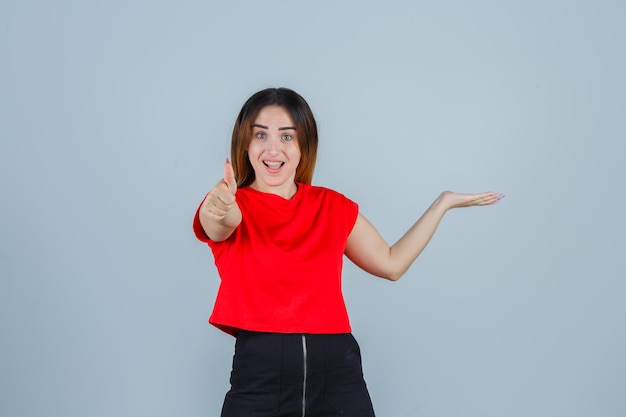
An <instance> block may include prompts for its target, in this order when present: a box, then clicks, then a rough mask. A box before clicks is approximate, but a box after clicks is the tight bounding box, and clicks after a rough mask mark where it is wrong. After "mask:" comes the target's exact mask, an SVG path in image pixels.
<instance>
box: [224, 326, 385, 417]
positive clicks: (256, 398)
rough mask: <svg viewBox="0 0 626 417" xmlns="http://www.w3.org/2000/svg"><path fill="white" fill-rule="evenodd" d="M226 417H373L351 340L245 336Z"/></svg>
mask: <svg viewBox="0 0 626 417" xmlns="http://www.w3.org/2000/svg"><path fill="white" fill-rule="evenodd" d="M230 383H231V389H230V391H228V393H227V394H226V399H225V400H224V407H223V408H222V417H338V416H351V417H374V410H373V408H372V402H371V400H370V396H369V394H368V392H367V387H366V386H365V381H364V380H363V371H362V369H361V352H360V349H359V346H358V344H357V342H356V340H355V339H354V337H353V336H352V334H350V333H347V334H324V335H313V334H280V333H259V332H249V331H241V332H240V333H239V335H238V336H237V342H236V344H235V356H234V358H233V370H232V373H231V378H230Z"/></svg>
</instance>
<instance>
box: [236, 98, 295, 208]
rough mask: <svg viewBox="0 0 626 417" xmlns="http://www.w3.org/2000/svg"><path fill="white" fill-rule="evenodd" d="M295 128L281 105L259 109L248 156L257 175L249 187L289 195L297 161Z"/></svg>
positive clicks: (291, 192) (288, 196) (284, 195)
mask: <svg viewBox="0 0 626 417" xmlns="http://www.w3.org/2000/svg"><path fill="white" fill-rule="evenodd" d="M300 156H301V155H300V146H299V145H298V132H296V127H295V124H294V122H293V120H292V119H291V115H290V114H289V112H288V111H287V110H286V109H285V108H283V107H280V106H267V107H264V108H262V109H261V111H260V112H259V114H258V116H257V117H256V119H255V120H254V124H253V125H252V139H251V141H250V145H248V158H250V163H251V164H252V168H253V169H254V174H255V176H256V178H255V180H254V182H253V183H252V188H254V189H256V190H259V191H263V192H268V193H273V194H278V195H281V196H283V197H284V198H291V197H292V196H293V195H294V194H295V192H296V189H297V188H296V185H295V177H296V168H298V164H299V163H300Z"/></svg>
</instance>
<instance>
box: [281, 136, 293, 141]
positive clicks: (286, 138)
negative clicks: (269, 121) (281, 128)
mask: <svg viewBox="0 0 626 417" xmlns="http://www.w3.org/2000/svg"><path fill="white" fill-rule="evenodd" d="M282 139H283V140H284V141H285V142H289V141H290V140H292V139H293V136H291V135H283V137H282Z"/></svg>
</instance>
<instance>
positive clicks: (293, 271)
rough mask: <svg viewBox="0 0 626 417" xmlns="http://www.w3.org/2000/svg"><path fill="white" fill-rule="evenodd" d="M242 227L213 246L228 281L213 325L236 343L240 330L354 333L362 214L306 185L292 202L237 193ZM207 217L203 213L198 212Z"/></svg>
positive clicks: (201, 231) (342, 198)
mask: <svg viewBox="0 0 626 417" xmlns="http://www.w3.org/2000/svg"><path fill="white" fill-rule="evenodd" d="M237 204H238V205H239V208H240V210H241V213H242V221H241V224H240V225H239V226H238V227H237V228H236V229H235V231H234V232H233V234H232V235H231V236H230V237H229V238H228V239H226V240H225V241H223V242H214V241H212V240H210V239H209V238H208V237H207V235H206V234H205V232H204V229H203V228H202V225H201V224H200V219H199V213H198V211H196V215H195V218H194V222H193V229H194V232H195V234H196V237H197V238H198V239H200V240H201V241H203V242H206V243H208V245H209V246H210V247H211V249H212V251H213V256H214V258H215V265H216V266H217V270H218V273H219V275H220V278H221V283H220V287H219V290H218V293H217V299H216V301H215V306H214V308H213V313H212V314H211V317H210V318H209V322H210V323H211V324H213V325H215V326H216V327H218V328H220V329H222V330H224V331H225V332H227V333H230V334H233V335H235V334H236V333H237V330H238V329H246V330H253V331H262V332H276V333H317V334H324V333H328V334H331V333H348V332H350V331H351V329H350V322H349V319H348V313H347V311H346V306H345V303H344V300H343V295H342V292H341V270H342V266H343V253H344V250H345V247H346V241H347V239H348V236H349V234H350V232H351V231H352V228H353V227H354V223H355V222H356V218H357V215H358V206H357V204H356V203H354V202H353V201H351V200H349V199H348V198H346V197H345V196H343V195H342V194H340V193H338V192H336V191H333V190H330V189H327V188H323V187H316V186H312V185H309V184H300V183H299V184H298V191H297V192H296V194H295V196H294V197H293V198H292V199H291V200H286V199H284V198H282V197H280V196H278V195H275V194H268V193H263V192H260V191H257V190H254V189H252V188H250V187H245V188H240V189H238V190H237ZM198 210H199V208H198Z"/></svg>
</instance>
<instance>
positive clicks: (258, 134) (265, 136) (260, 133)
mask: <svg viewBox="0 0 626 417" xmlns="http://www.w3.org/2000/svg"><path fill="white" fill-rule="evenodd" d="M254 137H255V138H257V139H265V138H267V135H266V134H265V133H263V132H258V133H257V134H256V135H254Z"/></svg>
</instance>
